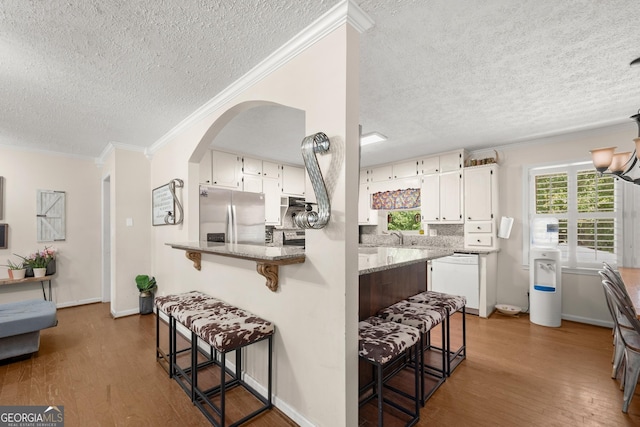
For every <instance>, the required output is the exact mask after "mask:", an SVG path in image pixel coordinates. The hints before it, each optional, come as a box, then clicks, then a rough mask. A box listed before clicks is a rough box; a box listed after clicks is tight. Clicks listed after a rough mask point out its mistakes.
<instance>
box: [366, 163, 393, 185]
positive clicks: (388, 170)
mask: <svg viewBox="0 0 640 427" xmlns="http://www.w3.org/2000/svg"><path fill="white" fill-rule="evenodd" d="M392 179H393V166H391V165H386V166H378V167H377V168H373V169H371V182H381V181H391V180H392Z"/></svg>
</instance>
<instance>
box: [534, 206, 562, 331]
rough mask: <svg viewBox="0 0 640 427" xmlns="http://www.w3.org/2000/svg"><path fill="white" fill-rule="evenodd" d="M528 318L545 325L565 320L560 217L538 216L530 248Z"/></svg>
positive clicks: (554, 325)
mask: <svg viewBox="0 0 640 427" xmlns="http://www.w3.org/2000/svg"><path fill="white" fill-rule="evenodd" d="M529 305H530V307H529V320H530V321H531V322H532V323H535V324H537V325H542V326H551V327H559V326H560V325H561V322H562V264H561V259H560V249H558V220H557V219H555V218H536V219H535V220H534V223H533V226H532V240H531V250H530V251H529Z"/></svg>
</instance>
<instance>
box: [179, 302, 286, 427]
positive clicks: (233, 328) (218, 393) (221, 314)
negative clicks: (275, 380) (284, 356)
mask: <svg viewBox="0 0 640 427" xmlns="http://www.w3.org/2000/svg"><path fill="white" fill-rule="evenodd" d="M174 315H175V317H176V319H177V320H178V321H179V322H180V323H182V324H185V325H188V326H189V329H191V346H192V349H191V355H192V359H191V373H192V376H193V381H192V383H191V385H192V400H193V402H194V404H195V405H196V406H197V407H198V408H199V409H200V411H202V413H203V415H204V416H205V417H207V419H208V420H209V421H210V422H211V423H212V424H213V425H215V426H218V427H224V426H225V425H227V420H226V397H227V396H226V392H227V390H229V389H230V388H233V387H236V386H242V387H243V388H244V389H246V390H247V391H249V392H250V393H251V394H252V395H253V396H255V398H256V399H257V400H259V401H260V402H261V404H262V406H260V407H259V408H258V409H256V410H254V411H253V412H251V413H249V414H247V415H245V416H243V417H242V418H241V419H239V420H237V421H235V422H233V423H231V424H229V425H230V426H237V425H240V424H242V423H244V422H246V421H248V420H249V419H251V418H253V417H255V416H256V415H258V414H260V413H262V412H264V411H266V410H268V409H271V407H272V406H273V405H272V402H271V394H272V372H271V371H272V352H273V334H274V332H275V326H274V324H273V323H271V322H269V321H267V320H264V319H261V318H259V317H257V316H255V315H253V314H251V313H249V312H248V311H245V310H243V309H241V308H238V307H234V306H232V305H230V304H227V303H225V302H223V301H217V302H215V303H213V304H210V305H205V306H203V307H198V309H197V310H181V311H178V312H175V313H174ZM199 339H201V340H202V341H204V343H205V344H207V345H209V346H211V347H212V348H213V349H215V350H216V351H217V353H218V354H219V357H218V358H215V359H214V365H216V366H217V367H219V373H220V380H219V385H214V386H212V387H210V388H208V389H203V387H202V386H201V385H200V384H199V382H200V380H201V378H198V377H199V375H200V373H199V371H200V370H201V369H202V368H203V366H202V365H199V364H198V362H197V354H198V348H197V347H198V340H199ZM264 340H267V343H268V350H267V351H268V354H267V365H268V371H267V376H268V379H267V397H266V398H265V397H263V396H262V395H261V394H260V393H258V392H257V391H256V390H255V389H254V388H253V387H251V386H250V385H249V384H247V383H246V382H245V381H244V380H243V378H242V363H243V361H242V353H243V352H242V349H243V348H245V347H248V346H250V345H252V344H255V343H258V342H260V341H264ZM231 352H235V372H234V371H232V370H231V369H229V368H227V358H226V355H227V354H228V353H231ZM215 370H216V371H218V369H215ZM206 371H207V378H209V377H210V375H209V374H211V371H210V369H209V368H208V367H207V369H206ZM227 377H229V378H230V379H227ZM204 382H205V381H202V383H204ZM214 398H216V399H217V398H219V404H215V403H214V401H213V400H214ZM207 408H208V409H209V410H208V409H207Z"/></svg>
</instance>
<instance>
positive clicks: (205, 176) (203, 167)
mask: <svg viewBox="0 0 640 427" xmlns="http://www.w3.org/2000/svg"><path fill="white" fill-rule="evenodd" d="M211 157H212V155H211V150H207V152H206V153H204V156H202V160H200V184H207V185H211Z"/></svg>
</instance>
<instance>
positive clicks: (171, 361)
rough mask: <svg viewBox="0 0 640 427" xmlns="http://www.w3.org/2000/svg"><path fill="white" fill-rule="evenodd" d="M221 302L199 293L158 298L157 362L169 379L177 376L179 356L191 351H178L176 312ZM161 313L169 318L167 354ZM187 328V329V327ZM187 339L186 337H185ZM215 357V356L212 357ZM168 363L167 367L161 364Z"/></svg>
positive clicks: (156, 299) (156, 303)
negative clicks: (162, 331) (161, 331)
mask: <svg viewBox="0 0 640 427" xmlns="http://www.w3.org/2000/svg"><path fill="white" fill-rule="evenodd" d="M217 301H220V300H218V299H216V298H214V297H212V296H210V295H207V294H205V293H202V292H198V291H190V292H184V293H181V294H172V295H164V296H156V297H155V300H154V304H155V306H156V361H158V363H160V366H162V367H163V368H164V369H165V370H166V371H167V372H168V374H169V378H173V376H174V374H175V369H174V366H176V365H175V360H176V357H177V355H178V354H181V353H184V352H186V351H189V350H190V348H191V347H185V348H183V349H181V350H177V348H176V347H177V344H176V338H177V333H176V330H177V325H176V320H175V316H174V315H173V313H174V312H176V311H178V310H180V311H183V310H196V311H198V310H199V308H198V307H203V306H205V305H210V304H212V303H214V302H217ZM160 313H163V314H164V315H165V316H167V325H168V327H169V352H168V353H165V352H164V350H163V349H162V348H161V347H160V320H161V319H160ZM185 327H187V326H186V325H185ZM185 338H186V337H185ZM210 357H213V355H210ZM162 361H164V362H166V364H167V366H165V365H164V364H162V363H161V362H162Z"/></svg>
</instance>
